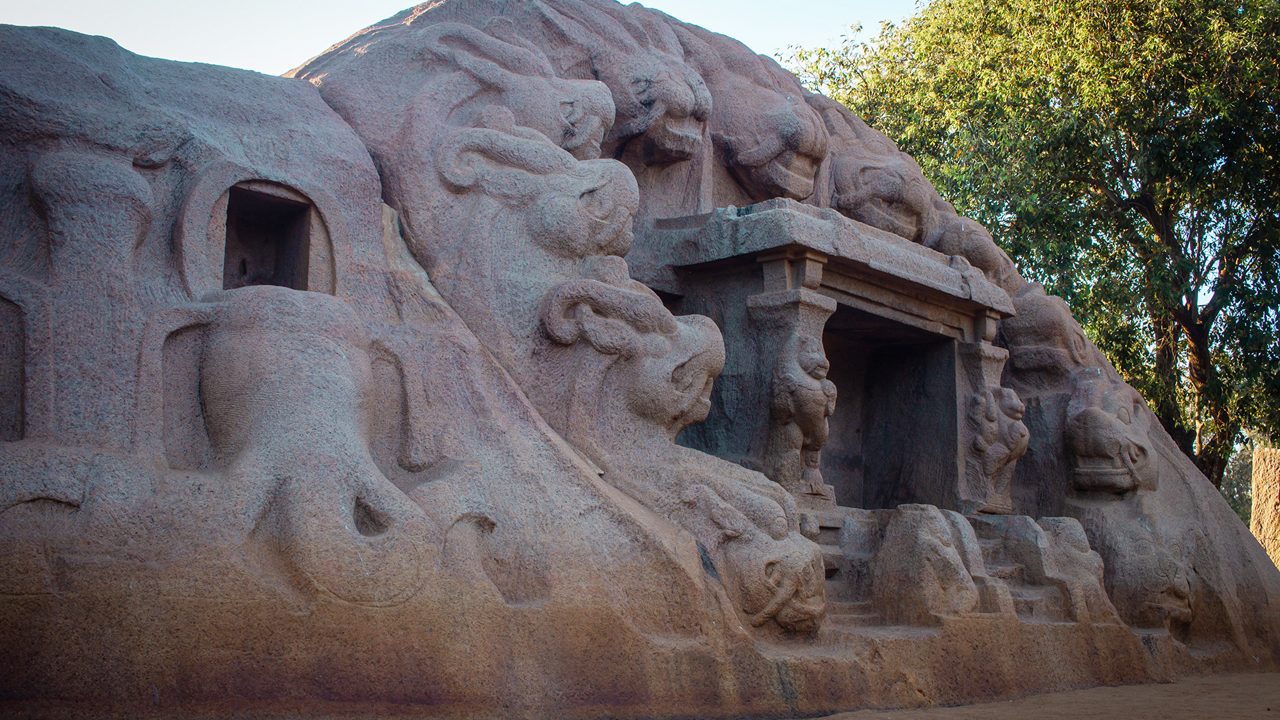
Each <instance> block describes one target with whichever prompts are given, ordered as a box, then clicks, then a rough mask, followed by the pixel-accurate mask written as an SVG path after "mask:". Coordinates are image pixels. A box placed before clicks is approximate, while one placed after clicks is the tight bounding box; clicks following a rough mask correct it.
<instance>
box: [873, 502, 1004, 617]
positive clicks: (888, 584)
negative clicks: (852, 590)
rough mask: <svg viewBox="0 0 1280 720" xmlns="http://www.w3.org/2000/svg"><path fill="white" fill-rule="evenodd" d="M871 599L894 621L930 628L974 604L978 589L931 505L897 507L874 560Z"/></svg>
mask: <svg viewBox="0 0 1280 720" xmlns="http://www.w3.org/2000/svg"><path fill="white" fill-rule="evenodd" d="M873 572H874V580H873V581H872V583H873V584H872V594H873V596H874V598H875V603H876V607H877V608H878V609H879V610H880V612H881V613H882V614H884V616H885V617H886V618H888V619H889V620H890V621H892V622H899V623H902V624H904V625H931V624H934V623H936V622H937V621H938V620H937V619H938V617H940V616H948V615H959V614H962V613H967V612H970V611H972V610H974V609H975V608H976V607H977V605H978V599H979V595H978V588H977V586H975V585H974V583H973V577H972V576H971V575H970V574H969V571H968V569H967V568H966V567H965V564H964V561H963V560H962V559H961V557H960V553H959V552H958V551H957V550H956V547H955V543H954V541H953V539H952V530H951V526H950V524H949V523H948V522H947V520H946V518H945V517H944V516H943V515H942V513H941V512H940V511H939V510H938V508H936V507H933V506H932V505H899V506H898V510H897V513H896V514H895V515H894V516H893V519H892V520H890V521H889V525H888V527H887V528H886V529H885V534H884V540H883V543H882V545H881V548H880V552H879V554H878V555H877V556H876V564H875V569H874V571H873Z"/></svg>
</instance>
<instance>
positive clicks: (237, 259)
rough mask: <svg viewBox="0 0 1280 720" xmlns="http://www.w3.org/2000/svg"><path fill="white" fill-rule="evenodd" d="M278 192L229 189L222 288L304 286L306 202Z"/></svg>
mask: <svg viewBox="0 0 1280 720" xmlns="http://www.w3.org/2000/svg"><path fill="white" fill-rule="evenodd" d="M282 195H283V193H275V192H262V191H259V190H257V189H249V188H245V187H233V188H231V190H230V194H229V197H228V199H227V243H226V260H225V261H224V263H223V266H222V287H223V288H224V289H226V290H232V289H235V288H239V287H246V286H248V285H280V286H282V287H287V288H293V289H295V290H306V289H307V261H308V257H309V255H310V244H311V243H310V236H311V205H310V204H309V203H306V202H300V201H298V200H294V199H290V198H287V197H282Z"/></svg>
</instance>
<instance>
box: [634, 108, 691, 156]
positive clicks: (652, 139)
mask: <svg viewBox="0 0 1280 720" xmlns="http://www.w3.org/2000/svg"><path fill="white" fill-rule="evenodd" d="M702 128H703V123H702V121H701V120H698V119H696V118H693V117H683V118H672V117H668V116H665V115H664V116H662V117H660V118H658V119H657V120H656V121H654V124H653V126H652V127H650V128H649V132H647V133H646V134H645V145H644V160H645V162H646V163H649V164H659V163H668V162H678V161H680V160H688V159H689V158H691V157H693V155H694V153H696V152H697V150H698V147H699V146H701V145H702Z"/></svg>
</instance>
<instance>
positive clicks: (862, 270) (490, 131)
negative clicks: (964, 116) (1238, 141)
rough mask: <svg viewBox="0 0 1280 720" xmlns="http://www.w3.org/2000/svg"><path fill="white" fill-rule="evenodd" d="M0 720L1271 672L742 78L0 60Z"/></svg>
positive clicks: (952, 286) (677, 53) (87, 52)
mask: <svg viewBox="0 0 1280 720" xmlns="http://www.w3.org/2000/svg"><path fill="white" fill-rule="evenodd" d="M0 145H2V146H3V150H4V152H3V153H0V548H2V551H0V670H3V672H2V673H0V703H3V704H2V705H0V707H3V708H5V709H6V711H8V710H12V711H13V712H14V713H19V714H20V713H24V712H28V711H33V710H34V709H37V708H40V709H42V711H43V710H47V709H49V708H54V709H55V711H56V712H54V714H64V715H84V716H105V715H108V714H112V713H115V714H120V713H125V714H128V713H130V712H135V711H137V712H141V711H142V710H145V711H146V712H148V713H152V714H155V713H161V714H166V713H167V714H170V715H172V716H182V715H183V714H184V712H186V711H188V710H191V711H194V709H196V708H208V707H226V708H238V709H241V710H244V711H247V712H254V711H261V712H263V713H270V712H277V711H279V709H280V708H282V707H291V708H295V710H294V711H291V712H294V714H298V713H302V714H313V715H316V716H323V715H326V714H336V713H351V712H354V713H357V714H366V715H378V714H394V713H404V712H412V713H417V714H419V715H422V716H431V717H435V716H439V717H494V718H514V717H527V718H537V717H556V718H595V717H690V716H695V717H741V716H761V717H770V716H773V717H787V716H796V715H804V714H809V715H812V714H818V713H824V712H835V711H840V710H848V709H853V708H859V707H901V706H920V705H928V704H938V703H961V702H975V701H979V700H984V699H992V698H999V697H1007V696H1012V695H1016V694H1022V693H1027V692H1033V691H1048V690H1058V689H1066V688H1073V687H1084V686H1090V685H1097V684H1117V683H1130V682H1145V681H1151V680H1163V679H1168V678H1172V677H1177V676H1181V675H1187V674H1194V673H1204V672H1218V671H1224V670H1254V669H1270V670H1274V669H1275V668H1276V665H1277V661H1278V660H1280V572H1277V570H1276V568H1275V567H1274V566H1273V565H1272V564H1271V563H1270V562H1269V560H1268V558H1267V557H1266V555H1265V554H1264V553H1263V552H1262V550H1261V548H1260V547H1259V546H1258V543H1257V542H1256V541H1255V540H1254V539H1253V538H1252V537H1251V536H1250V535H1249V533H1248V531H1247V530H1246V529H1245V528H1244V527H1243V526H1242V525H1241V524H1240V523H1239V522H1238V520H1236V519H1235V517H1234V515H1233V514H1232V513H1231V511H1230V509H1229V508H1228V507H1227V505H1226V503H1225V502H1224V501H1223V500H1222V498H1221V497H1219V496H1218V494H1217V493H1216V491H1214V489H1213V487H1212V486H1211V485H1210V484H1209V483H1207V481H1205V480H1204V478H1203V477H1202V476H1200V475H1199V474H1198V473H1197V472H1196V470H1195V469H1194V467H1193V466H1192V465H1191V463H1190V462H1189V461H1187V460H1186V458H1184V457H1183V456H1181V455H1180V454H1179V453H1178V451H1177V449H1176V447H1175V446H1174V445H1173V443H1172V442H1171V441H1170V440H1169V438H1168V437H1167V436H1166V435H1165V434H1164V433H1163V431H1162V430H1161V429H1160V426H1159V424H1158V422H1157V421H1156V420H1155V418H1154V416H1153V415H1152V414H1151V412H1150V411H1149V410H1148V409H1147V407H1146V405H1145V403H1144V402H1143V400H1142V398H1141V397H1139V396H1138V395H1137V393H1136V392H1134V391H1133V390H1132V389H1131V388H1129V387H1128V386H1126V385H1124V383H1123V382H1122V381H1121V379H1120V377H1119V376H1118V374H1117V373H1116V372H1115V370H1114V369H1113V368H1112V367H1111V366H1110V365H1109V364H1108V363H1107V362H1106V360H1105V359H1104V358H1103V357H1102V355H1101V354H1100V353H1099V352H1098V350H1097V349H1096V348H1094V347H1093V346H1092V345H1091V344H1089V342H1088V340H1087V339H1086V338H1085V336H1084V334H1083V332H1082V331H1081V330H1080V328H1079V326H1078V325H1077V324H1076V323H1075V321H1074V320H1073V319H1072V318H1071V316H1070V313H1069V311H1068V310H1067V308H1066V306H1065V304H1064V303H1062V301H1061V300H1059V299H1057V298H1052V297H1049V296H1046V295H1045V294H1044V292H1043V289H1042V288H1040V287H1039V286H1036V285H1034V284H1029V283H1027V282H1026V281H1024V280H1023V279H1022V278H1021V276H1019V274H1018V272H1017V270H1016V268H1014V267H1013V265H1012V263H1011V262H1010V261H1009V259H1008V257H1007V256H1005V255H1004V253H1002V252H1001V251H1000V250H999V249H998V248H997V247H996V246H995V244H994V243H993V242H992V241H991V238H990V236H989V235H988V234H987V233H986V232H985V231H984V230H983V229H982V228H981V227H980V226H978V225H977V224H975V223H973V222H971V221H969V220H967V219H964V218H961V217H959V216H957V215H956V214H955V213H954V211H953V210H952V209H951V208H950V207H949V206H947V205H946V204H945V203H944V202H943V201H942V200H941V199H940V198H939V197H938V196H937V193H936V192H935V191H934V190H933V189H932V188H931V187H930V186H929V184H928V183H927V182H926V181H925V179H924V178H923V176H922V175H921V173H920V170H919V168H918V167H917V166H916V164H915V163H914V162H913V161H912V160H911V159H910V158H909V157H907V156H905V155H903V154H902V153H900V152H898V150H897V148H896V147H895V146H894V145H893V143H892V142H890V141H889V140H888V139H887V138H885V137H884V136H882V135H880V134H879V133H877V132H875V131H874V130H872V129H870V128H869V127H867V126H866V125H865V124H864V123H863V122H862V121H861V120H859V119H858V118H856V117H854V116H852V115H851V114H850V113H849V112H848V111H847V110H845V109H844V108H842V107H841V106H839V105H837V104H835V103H833V102H832V101H830V100H827V99H826V98H822V97H820V96H816V95H813V94H811V93H808V92H806V91H805V90H804V89H803V88H801V87H800V85H799V84H798V83H797V82H796V80H795V79H794V78H793V77H792V76H790V75H789V74H787V73H786V72H785V71H783V70H782V69H781V68H780V67H778V66H777V64H776V63H774V62H773V61H771V60H769V59H767V58H763V57H759V56H756V55H754V54H752V53H751V52H750V51H748V50H747V49H746V48H745V47H744V46H742V45H741V44H740V43H737V42H735V41H733V40H731V39H729V38H725V37H723V36H719V35H716V34H714V33H711V32H708V31H706V30H703V29H702V28H698V27H695V26H690V25H686V24H684V23H681V22H679V21H677V20H675V19H673V18H670V17H668V16H666V15H663V14H661V13H658V12H655V11H652V10H648V9H646V8H643V7H641V6H639V5H630V6H622V5H619V4H616V3H613V2H611V1H605V0H545V1H538V0H526V1H521V2H514V1H513V2H481V1H480V0H445V1H444V2H438V3H431V4H427V5H422V6H418V7H416V8H412V9H410V10H407V11H405V12H404V13H401V14H400V15H397V16H396V17H394V18H390V19H388V20H386V21H384V22H382V23H379V24H377V25H374V26H372V27H370V28H367V29H365V30H363V31H361V32H359V33H357V34H355V35H353V36H352V37H351V38H349V39H347V40H345V41H343V42H342V43H339V44H338V45H335V46H334V47H332V48H330V49H329V50H328V51H326V52H324V53H322V54H321V55H319V56H317V57H316V58H313V59H312V60H310V61H308V62H307V63H305V64H304V65H302V66H301V67H299V68H298V69H296V70H295V71H293V72H292V73H290V77H287V78H273V77H266V76H262V75H258V74H255V73H250V72H244V71H238V70H232V69H228V68H220V67H214V66H206V65H196V64H186V63H175V62H168V61H161V60H155V59H150V58H144V57H139V56H136V55H133V54H131V53H129V52H127V51H125V50H123V49H121V48H119V47H118V46H116V45H115V44H114V43H112V42H111V41H109V40H107V39H104V38H92V37H86V36H83V35H77V34H75V33H71V32H67V31H62V30H56V29H48V28H17V27H10V26H0Z"/></svg>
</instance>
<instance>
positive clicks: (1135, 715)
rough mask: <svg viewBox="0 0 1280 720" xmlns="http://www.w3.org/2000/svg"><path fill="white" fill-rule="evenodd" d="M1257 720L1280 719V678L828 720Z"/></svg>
mask: <svg viewBox="0 0 1280 720" xmlns="http://www.w3.org/2000/svg"><path fill="white" fill-rule="evenodd" d="M1119 717H1122V718H1128V720H1191V719H1192V718H1195V719H1196V720H1199V719H1200V718H1216V719H1217V720H1246V718H1247V719H1248V720H1258V719H1262V718H1273V717H1280V675H1277V674H1275V673H1255V674H1249V675H1211V676H1207V677H1197V678H1189V679H1186V680H1182V681H1180V682H1176V683H1167V684H1155V685H1127V686H1124V687H1098V688H1090V689H1088V690H1074V691H1071V692H1061V693H1050V694H1047V695H1035V696H1032V697H1028V698H1023V699H1021V700H1014V701H1011V702H999V703H983V704H981V705H965V706H962V707H945V708H929V709H927V710H892V711H877V710H862V711H859V712H854V713H841V714H839V715H831V716H829V717H828V718H826V720H978V719H979V718H981V720H1013V719H1014V718H1018V719H1021V718H1037V720H1093V719H1095V718H1096V719H1097V720H1103V718H1106V719H1107V720H1109V719H1110V718H1119Z"/></svg>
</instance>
